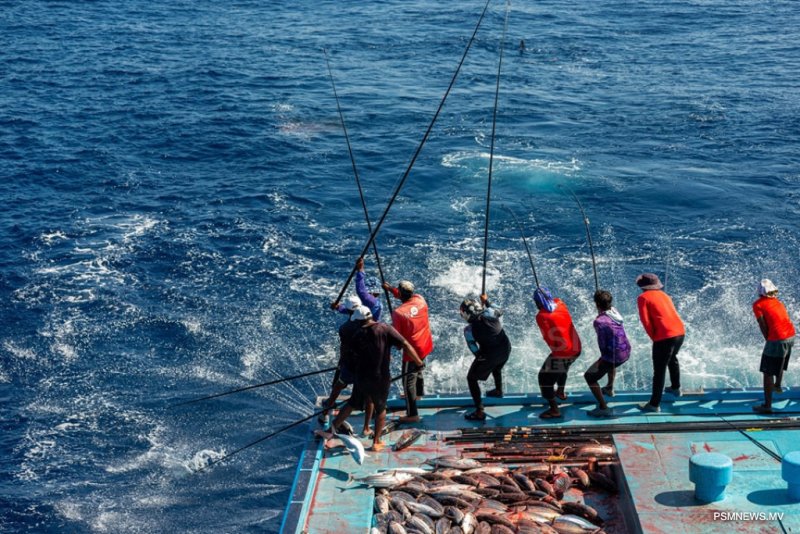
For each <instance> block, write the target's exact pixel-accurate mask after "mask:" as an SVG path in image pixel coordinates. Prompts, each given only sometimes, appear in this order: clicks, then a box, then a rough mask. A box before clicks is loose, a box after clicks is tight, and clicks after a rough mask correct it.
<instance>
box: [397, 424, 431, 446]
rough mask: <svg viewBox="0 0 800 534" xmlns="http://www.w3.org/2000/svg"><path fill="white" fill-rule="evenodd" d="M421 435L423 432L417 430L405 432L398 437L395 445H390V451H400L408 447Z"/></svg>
mask: <svg viewBox="0 0 800 534" xmlns="http://www.w3.org/2000/svg"><path fill="white" fill-rule="evenodd" d="M423 434H425V432H423V431H422V430H420V429H418V428H412V429H410V430H406V431H405V432H403V433H402V434H401V435H400V437H399V438H398V439H397V441H396V442H395V444H394V445H392V450H393V451H402V450H403V449H405V448H408V447H410V446H411V445H413V444H414V442H415V441H417V440H418V439H419V438H420V437H422V435H423Z"/></svg>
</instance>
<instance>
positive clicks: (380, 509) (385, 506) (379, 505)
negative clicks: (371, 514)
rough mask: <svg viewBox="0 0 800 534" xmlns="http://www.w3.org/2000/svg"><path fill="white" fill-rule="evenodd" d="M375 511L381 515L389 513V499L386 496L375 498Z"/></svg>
mask: <svg viewBox="0 0 800 534" xmlns="http://www.w3.org/2000/svg"><path fill="white" fill-rule="evenodd" d="M375 511H376V512H377V513H379V514H386V513H389V499H387V498H386V497H385V496H384V495H377V496H376V497H375Z"/></svg>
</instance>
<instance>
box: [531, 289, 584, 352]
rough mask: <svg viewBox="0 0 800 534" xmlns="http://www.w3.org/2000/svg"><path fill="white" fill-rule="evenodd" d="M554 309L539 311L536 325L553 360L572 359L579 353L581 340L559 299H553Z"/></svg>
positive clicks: (564, 305) (570, 317)
mask: <svg viewBox="0 0 800 534" xmlns="http://www.w3.org/2000/svg"><path fill="white" fill-rule="evenodd" d="M553 301H554V302H555V303H556V309H555V310H553V311H552V312H548V311H546V310H539V313H537V314H536V324H537V325H539V330H540V331H541V332H542V337H543V338H544V341H545V343H547V346H548V347H550V352H551V353H552V354H553V358H574V357H576V356H578V355H580V353H581V338H580V337H578V331H577V330H575V325H574V324H573V323H572V316H570V314H569V310H568V309H567V305H566V304H564V301H562V300H561V299H553Z"/></svg>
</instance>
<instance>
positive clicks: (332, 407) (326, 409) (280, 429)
mask: <svg viewBox="0 0 800 534" xmlns="http://www.w3.org/2000/svg"><path fill="white" fill-rule="evenodd" d="M423 363H424V362H423ZM409 374H411V372H409V373H403V374H400V375H398V376H395V377H394V378H392V379H391V380H390V382H396V381H398V380H400V379H401V378H403V377H405V376H406V375H409ZM346 403H347V400H343V401H340V402H339V403H337V404H334V405H333V406H330V407H328V408H323V409H321V410H317V411H315V412H314V413H312V414H311V415H309V416H307V417H303V418H302V419H300V420H298V421H295V422H294V423H289V424H288V425H286V426H284V427H281V428H279V429H278V430H276V431H275V432H270V433H269V434H267V435H266V436H264V437H261V438H259V439H257V440H255V441H251V442H250V443H248V444H247V445H242V446H241V447H239V448H238V449H236V450H234V451H233V452H230V453H228V454H226V455H225V456H222V457H221V458H217V459H216V460H212V461H210V462H209V463H208V464H206V465H205V466H203V467H201V468H200V469H198V470H197V471H195V472H196V473H199V472H200V471H205V470H206V469H208V468H209V467H211V466H214V465H216V464H218V463H220V462H222V461H223V460H227V459H228V458H230V457H231V456H233V455H235V454H239V453H240V452H242V451H244V450H246V449H249V448H250V447H253V446H254V445H258V444H259V443H262V442H264V441H267V440H268V439H270V438H273V437H275V436H277V435H278V434H282V433H284V432H286V431H287V430H290V429H292V428H294V427H296V426H298V425H301V424H303V423H305V422H306V421H308V420H309V419H312V418H314V417H317V416H319V415H320V414H322V413H324V412H326V411H328V410H332V409H339V408H341V407H342V406H344V405H345V404H346Z"/></svg>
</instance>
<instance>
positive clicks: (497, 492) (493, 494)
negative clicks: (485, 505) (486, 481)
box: [475, 488, 500, 499]
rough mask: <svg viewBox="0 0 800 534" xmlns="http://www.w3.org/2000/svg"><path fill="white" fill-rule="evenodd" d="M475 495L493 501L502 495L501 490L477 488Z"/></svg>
mask: <svg viewBox="0 0 800 534" xmlns="http://www.w3.org/2000/svg"><path fill="white" fill-rule="evenodd" d="M475 493H477V494H478V495H482V496H483V497H489V498H490V499H491V498H494V497H497V496H498V495H500V490H499V489H493V488H475Z"/></svg>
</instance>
